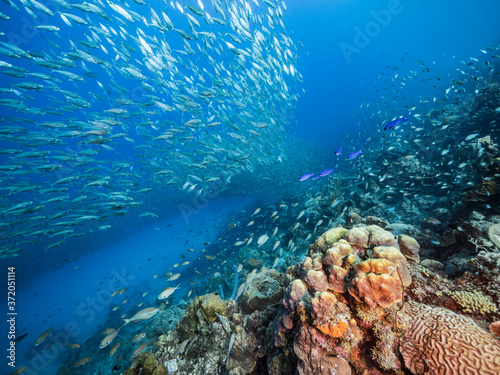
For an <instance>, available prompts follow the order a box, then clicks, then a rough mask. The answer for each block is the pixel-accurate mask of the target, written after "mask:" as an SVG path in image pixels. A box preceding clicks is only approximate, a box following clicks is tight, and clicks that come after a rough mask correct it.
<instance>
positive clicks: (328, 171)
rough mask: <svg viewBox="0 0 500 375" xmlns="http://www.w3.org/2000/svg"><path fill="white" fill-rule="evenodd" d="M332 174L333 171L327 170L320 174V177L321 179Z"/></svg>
mask: <svg viewBox="0 0 500 375" xmlns="http://www.w3.org/2000/svg"><path fill="white" fill-rule="evenodd" d="M332 172H333V169H325V170H323V171H321V172H320V173H319V176H320V177H325V176H328V175H329V174H330V173H332Z"/></svg>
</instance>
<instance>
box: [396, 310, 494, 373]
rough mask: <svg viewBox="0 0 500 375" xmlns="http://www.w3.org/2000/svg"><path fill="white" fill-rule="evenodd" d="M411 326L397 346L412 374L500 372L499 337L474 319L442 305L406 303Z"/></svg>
mask: <svg viewBox="0 0 500 375" xmlns="http://www.w3.org/2000/svg"><path fill="white" fill-rule="evenodd" d="M405 311H406V312H407V313H408V314H409V315H410V316H412V326H411V328H410V329H409V330H408V331H407V332H406V333H405V335H404V336H403V338H402V340H401V343H400V346H399V349H400V352H401V354H402V355H403V359H404V362H405V365H406V367H408V368H409V369H410V370H411V371H412V373H414V374H423V373H426V374H442V375H452V374H473V375H475V374H477V375H498V374H500V341H499V340H497V339H496V338H495V336H493V335H492V334H491V333H489V332H487V331H486V330H484V329H482V328H481V327H479V326H478V325H477V324H476V323H475V322H474V320H472V319H471V318H469V317H465V316H462V315H459V314H456V313H454V312H452V311H450V310H448V309H445V308H436V307H430V306H427V305H423V304H420V303H417V302H409V303H407V304H406V305H405Z"/></svg>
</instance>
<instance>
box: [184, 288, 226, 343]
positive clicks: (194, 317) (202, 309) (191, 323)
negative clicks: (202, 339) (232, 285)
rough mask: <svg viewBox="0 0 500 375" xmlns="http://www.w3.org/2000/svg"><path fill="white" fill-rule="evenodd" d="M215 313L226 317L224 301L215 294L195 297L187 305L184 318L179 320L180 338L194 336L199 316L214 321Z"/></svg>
mask: <svg viewBox="0 0 500 375" xmlns="http://www.w3.org/2000/svg"><path fill="white" fill-rule="evenodd" d="M217 314H219V315H221V316H226V317H227V315H228V307H227V305H226V303H225V302H224V301H223V300H222V299H221V298H220V297H219V296H218V295H217V294H213V293H211V294H205V295H203V296H201V297H197V298H195V299H194V301H193V302H192V303H191V304H190V305H189V306H188V308H187V310H186V314H185V315H184V318H182V320H181V321H180V322H179V330H180V337H181V339H182V340H187V339H190V338H193V337H194V332H195V331H196V330H197V328H198V322H199V319H200V316H201V317H202V318H203V319H205V320H207V321H208V322H214V321H215V320H216V319H217Z"/></svg>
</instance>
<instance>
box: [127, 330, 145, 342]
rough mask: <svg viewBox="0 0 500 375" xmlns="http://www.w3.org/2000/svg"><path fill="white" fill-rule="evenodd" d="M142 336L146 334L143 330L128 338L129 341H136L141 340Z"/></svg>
mask: <svg viewBox="0 0 500 375" xmlns="http://www.w3.org/2000/svg"><path fill="white" fill-rule="evenodd" d="M144 337H146V334H145V333H144V332H143V333H138V334H137V335H135V337H134V338H133V339H132V340H130V342H137V341H140V340H142V339H143V338H144Z"/></svg>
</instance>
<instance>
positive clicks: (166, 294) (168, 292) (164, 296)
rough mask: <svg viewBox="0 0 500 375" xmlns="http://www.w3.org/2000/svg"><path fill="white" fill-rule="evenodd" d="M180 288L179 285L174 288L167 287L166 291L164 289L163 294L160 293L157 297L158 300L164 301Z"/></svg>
mask: <svg viewBox="0 0 500 375" xmlns="http://www.w3.org/2000/svg"><path fill="white" fill-rule="evenodd" d="M180 286H181V284H179V285H177V286H176V287H175V288H174V287H169V288H167V289H165V290H164V291H163V292H161V294H160V295H159V296H158V299H159V300H160V301H161V300H164V299H167V298H168V297H170V296H171V295H172V294H173V293H174V292H175V291H176V290H177V289H179V287H180Z"/></svg>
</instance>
